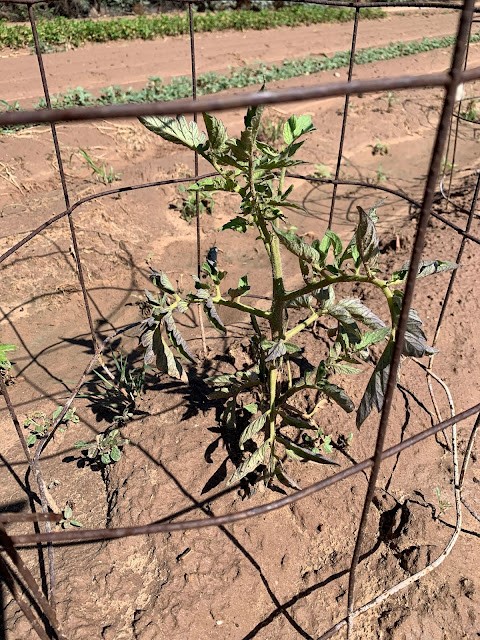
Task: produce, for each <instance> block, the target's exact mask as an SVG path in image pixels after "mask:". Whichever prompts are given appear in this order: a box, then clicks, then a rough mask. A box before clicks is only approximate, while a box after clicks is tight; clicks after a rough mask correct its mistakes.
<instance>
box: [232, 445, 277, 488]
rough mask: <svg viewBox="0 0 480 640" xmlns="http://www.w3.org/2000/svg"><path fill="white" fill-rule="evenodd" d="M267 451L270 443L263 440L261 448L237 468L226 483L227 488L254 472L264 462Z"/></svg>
mask: <svg viewBox="0 0 480 640" xmlns="http://www.w3.org/2000/svg"><path fill="white" fill-rule="evenodd" d="M269 450H270V442H269V440H265V442H264V443H263V444H262V446H261V447H259V448H258V449H257V450H256V451H255V452H254V453H252V455H251V456H250V457H249V458H248V459H247V460H245V462H242V464H241V465H240V466H238V467H237V469H236V470H235V473H234V474H233V475H232V476H231V478H230V479H229V481H228V482H227V486H229V485H231V484H233V483H234V482H238V481H239V480H241V479H242V478H244V477H245V476H246V475H247V474H248V473H251V472H252V471H255V469H256V468H257V467H258V466H260V465H261V464H262V463H263V462H264V461H265V457H266V455H267V453H268V451H269Z"/></svg>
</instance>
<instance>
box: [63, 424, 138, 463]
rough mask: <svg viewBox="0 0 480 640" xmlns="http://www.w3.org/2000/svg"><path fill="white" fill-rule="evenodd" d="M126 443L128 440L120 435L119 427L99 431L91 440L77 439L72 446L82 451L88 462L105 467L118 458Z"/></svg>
mask: <svg viewBox="0 0 480 640" xmlns="http://www.w3.org/2000/svg"><path fill="white" fill-rule="evenodd" d="M126 444H128V440H127V439H126V438H123V437H122V435H121V433H120V430H119V429H110V430H108V431H105V433H99V434H98V435H97V436H96V438H95V440H93V441H92V442H84V441H83V440H79V441H78V442H76V443H75V444H74V447H75V448H76V449H80V450H81V451H82V454H83V455H84V456H85V457H86V459H87V461H88V462H89V464H92V463H97V464H100V465H103V466H105V467H106V466H107V465H109V464H113V463H115V462H118V461H119V460H120V458H121V457H122V449H123V447H124V446H125V445H126Z"/></svg>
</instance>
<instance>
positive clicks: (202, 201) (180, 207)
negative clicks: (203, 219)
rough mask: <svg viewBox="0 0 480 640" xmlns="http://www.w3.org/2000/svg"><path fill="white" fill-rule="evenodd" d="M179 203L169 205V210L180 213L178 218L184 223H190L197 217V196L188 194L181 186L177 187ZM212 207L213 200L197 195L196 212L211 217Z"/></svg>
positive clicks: (203, 195) (206, 196) (200, 194)
mask: <svg viewBox="0 0 480 640" xmlns="http://www.w3.org/2000/svg"><path fill="white" fill-rule="evenodd" d="M178 192H179V196H180V201H179V202H176V203H174V204H171V205H170V208H171V209H175V210H177V211H179V212H180V217H181V218H182V220H185V221H186V222H191V221H192V220H193V219H194V218H196V217H197V196H196V194H195V193H192V192H190V191H189V190H188V189H186V188H185V187H184V186H183V185H180V186H179V187H178ZM213 207H214V201H213V198H211V197H210V196H209V195H207V194H205V193H199V195H198V212H199V214H200V215H202V214H204V213H207V214H208V215H212V213H213Z"/></svg>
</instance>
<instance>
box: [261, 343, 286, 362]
mask: <svg viewBox="0 0 480 640" xmlns="http://www.w3.org/2000/svg"><path fill="white" fill-rule="evenodd" d="M286 353H287V348H286V347H285V342H284V341H283V340H277V341H276V342H274V343H273V345H272V346H271V347H270V349H269V350H268V352H267V355H266V357H265V362H272V360H276V359H277V358H281V357H282V356H284V355H285V354H286Z"/></svg>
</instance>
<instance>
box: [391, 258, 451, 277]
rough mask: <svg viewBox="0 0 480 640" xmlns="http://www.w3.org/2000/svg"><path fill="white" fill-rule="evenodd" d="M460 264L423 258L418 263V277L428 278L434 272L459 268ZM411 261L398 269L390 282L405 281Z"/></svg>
mask: <svg viewBox="0 0 480 640" xmlns="http://www.w3.org/2000/svg"><path fill="white" fill-rule="evenodd" d="M457 268H458V264H455V262H448V261H444V260H430V261H428V260H422V262H420V264H419V265H418V271H417V278H426V277H427V276H430V275H432V274H434V273H442V272H443V271H452V270H453V269H457ZM409 269H410V262H406V263H405V264H404V265H403V267H401V268H400V269H399V270H398V271H394V272H393V274H392V277H391V279H390V282H404V281H405V280H406V279H407V276H408V271H409Z"/></svg>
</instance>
